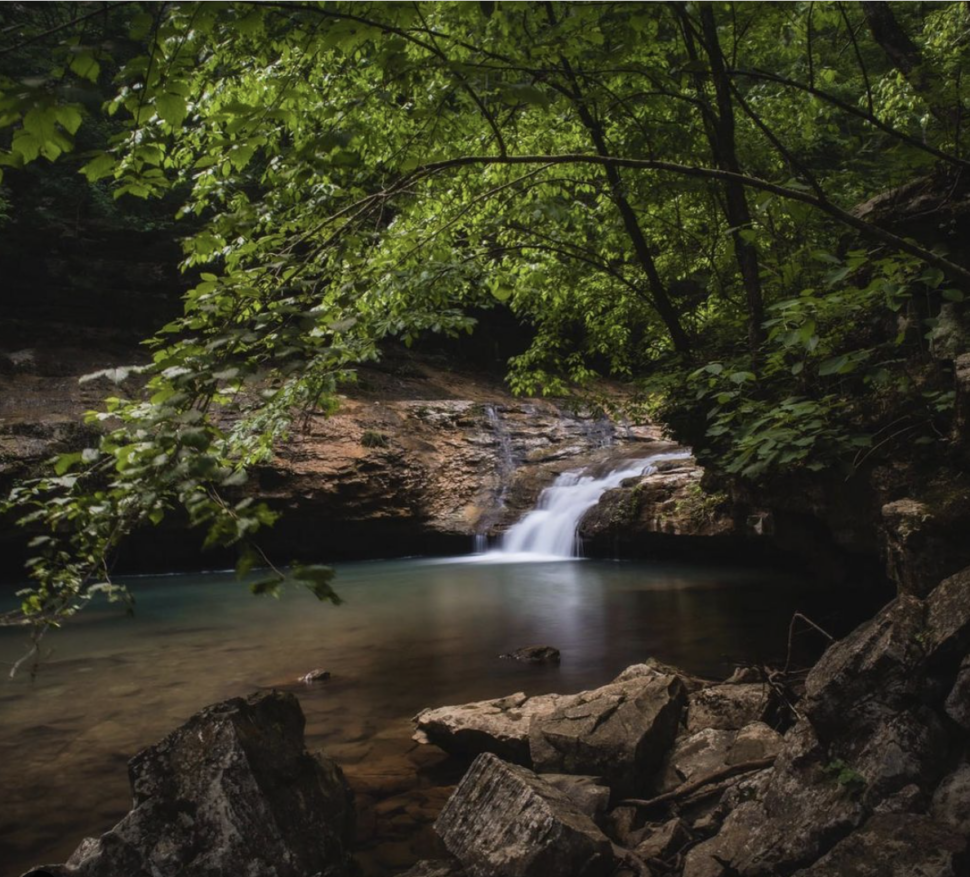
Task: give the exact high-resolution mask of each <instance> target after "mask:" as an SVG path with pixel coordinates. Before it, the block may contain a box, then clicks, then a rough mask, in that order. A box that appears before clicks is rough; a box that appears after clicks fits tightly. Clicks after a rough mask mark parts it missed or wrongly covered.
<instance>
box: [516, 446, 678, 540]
mask: <svg viewBox="0 0 970 877" xmlns="http://www.w3.org/2000/svg"><path fill="white" fill-rule="evenodd" d="M688 457H690V451H671V452H668V453H665V454H654V455H653V456H651V457H647V458H645V459H641V460H628V461H626V462H624V464H623V465H622V466H621V467H620V468H618V469H614V470H613V471H611V472H610V473H608V474H607V475H603V476H598V477H597V476H593V475H586V474H584V473H583V472H582V471H573V472H563V473H562V474H561V475H560V476H559V477H558V478H557V479H556V480H555V481H554V482H553V484H552V485H551V486H549V487H547V488H546V489H545V490H543V491H542V493H541V495H540V496H539V503H538V505H537V506H536V508H535V509H534V510H533V511H531V512H529V513H528V514H527V515H526V516H525V517H524V518H522V520H520V521H519V522H518V523H516V524H514V525H513V526H512V527H510V528H509V529H508V530H507V531H506V533H505V535H504V536H503V538H502V547H501V550H500V553H501V554H505V555H516V556H522V558H523V559H529V558H532V559H539V558H550V557H579V556H580V547H581V546H580V544H579V537H578V535H577V532H576V531H577V528H578V527H579V522H580V521H581V520H582V517H583V515H584V514H586V512H587V511H589V510H590V509H591V508H592V507H593V506H594V505H596V503H597V502H599V499H600V497H601V496H602V495H603V494H604V493H605V492H606V491H607V490H610V489H611V488H614V487H619V486H620V484H621V483H622V482H623V481H625V480H626V479H627V478H634V477H636V476H638V475H647V474H649V473H651V472H654V471H656V468H657V463H660V462H661V461H663V460H685V459H687V458H688Z"/></svg>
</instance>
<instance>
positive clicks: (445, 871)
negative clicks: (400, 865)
mask: <svg viewBox="0 0 970 877" xmlns="http://www.w3.org/2000/svg"><path fill="white" fill-rule="evenodd" d="M401 877H465V871H464V869H463V868H462V867H461V863H459V862H457V861H454V862H448V861H441V860H437V861H427V860H425V861H423V862H418V863H417V864H416V865H415V866H414V867H413V868H409V869H408V870H407V871H405V872H404V873H403V874H401Z"/></svg>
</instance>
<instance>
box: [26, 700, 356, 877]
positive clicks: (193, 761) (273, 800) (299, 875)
mask: <svg viewBox="0 0 970 877" xmlns="http://www.w3.org/2000/svg"><path fill="white" fill-rule="evenodd" d="M303 726H304V718H303V712H302V711H301V709H300V706H299V703H298V702H297V700H296V698H295V697H293V696H292V695H288V694H278V693H275V692H274V693H272V694H259V695H254V696H253V697H251V698H249V699H248V700H243V699H241V698H235V699H233V700H229V701H226V702H224V703H220V704H216V705H214V706H210V707H208V708H207V709H205V710H203V711H202V712H201V713H199V714H198V715H196V716H194V717H193V718H191V719H190V720H189V721H188V722H186V724H185V725H183V726H182V727H181V728H179V729H178V730H176V731H174V732H173V733H172V734H170V735H169V736H168V737H166V738H165V739H164V740H162V741H161V742H159V743H157V744H155V745H154V746H152V747H149V748H148V749H146V750H144V751H143V752H140V753H139V754H138V755H136V756H135V757H134V758H133V759H132V760H131V762H130V764H129V774H130V778H131V788H132V795H133V802H132V809H131V812H129V813H128V815H127V816H126V817H125V818H124V819H122V820H121V822H119V823H118V824H117V825H116V826H115V827H114V828H113V829H111V831H109V832H107V833H106V834H104V835H102V836H101V837H100V838H88V839H86V840H85V841H83V842H82V843H81V845H80V846H79V847H78V848H77V850H76V851H75V852H74V854H73V855H72V856H71V858H70V859H69V860H68V861H67V863H66V864H64V865H50V866H46V867H44V868H42V869H36V870H34V871H31V872H29V874H28V875H27V877H30V875H34V877H41V875H43V874H45V873H46V874H48V875H55V877H119V875H124V877H159V875H176V874H178V875H182V877H202V875H212V874H246V875H250V877H307V875H311V874H319V875H325V877H344V875H350V874H352V873H353V870H352V868H351V860H350V844H351V843H352V840H353V836H354V807H353V796H352V793H351V792H350V788H349V787H348V785H347V783H346V781H345V780H344V777H343V774H342V773H341V771H340V768H339V767H337V765H336V764H335V763H334V762H333V761H331V760H330V759H329V758H327V757H326V756H323V755H311V754H309V753H308V752H307V751H306V749H305V748H304V743H303Z"/></svg>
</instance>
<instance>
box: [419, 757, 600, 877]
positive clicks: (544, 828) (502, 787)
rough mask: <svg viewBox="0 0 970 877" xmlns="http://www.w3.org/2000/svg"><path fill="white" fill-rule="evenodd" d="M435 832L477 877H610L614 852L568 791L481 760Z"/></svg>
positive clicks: (527, 773)
mask: <svg viewBox="0 0 970 877" xmlns="http://www.w3.org/2000/svg"><path fill="white" fill-rule="evenodd" d="M435 829H436V830H437V832H438V834H439V835H440V837H441V839H442V840H443V841H444V843H445V846H446V847H447V848H448V850H449V852H450V853H451V854H452V855H454V856H455V857H456V858H457V859H458V860H459V861H460V862H461V864H462V866H463V867H464V868H465V871H466V872H467V873H468V874H469V875H470V877H550V875H560V874H561V875H570V877H606V875H608V874H610V873H612V870H613V867H614V856H613V850H612V846H611V844H610V842H609V840H608V839H607V838H606V836H605V835H604V834H603V833H602V832H601V831H600V830H599V829H598V828H597V827H596V824H595V823H594V822H593V821H592V820H591V819H590V818H589V817H588V816H586V815H585V814H584V813H582V812H581V811H580V810H579V809H578V808H577V807H576V805H575V804H573V802H572V801H571V800H570V799H569V797H567V796H566V795H565V794H564V793H563V792H561V791H560V790H559V789H557V788H555V787H554V786H552V785H550V784H549V783H547V782H546V781H545V780H543V779H542V778H541V777H539V776H537V775H536V774H534V773H532V771H530V770H527V769H526V768H523V767H519V766H517V765H511V764H506V763H505V762H503V761H501V760H500V759H498V758H496V757H495V756H494V755H492V754H490V753H486V754H483V755H479V756H478V758H476V759H475V761H474V762H473V763H472V766H471V767H470V768H469V770H468V773H466V774H465V777H464V778H463V779H462V781H461V783H460V785H459V786H458V788H457V789H456V790H455V794H454V795H452V797H451V798H450V799H449V801H448V803H447V804H446V805H445V808H444V810H442V812H441V815H440V816H439V817H438V821H437V822H436V823H435Z"/></svg>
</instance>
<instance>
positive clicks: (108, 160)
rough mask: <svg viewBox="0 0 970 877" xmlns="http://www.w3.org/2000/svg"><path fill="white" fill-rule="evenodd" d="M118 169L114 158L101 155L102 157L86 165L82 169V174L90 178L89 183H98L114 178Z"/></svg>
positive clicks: (104, 154) (105, 154)
mask: <svg viewBox="0 0 970 877" xmlns="http://www.w3.org/2000/svg"><path fill="white" fill-rule="evenodd" d="M116 167H117V162H116V161H115V158H114V156H111V155H108V154H107V153H101V155H99V156H97V157H95V158H92V159H91V161H89V162H88V163H87V164H86V165H84V166H83V167H82V168H81V173H82V174H84V176H86V177H87V178H88V182H89V183H96V182H97V181H98V180H102V179H104V178H105V177H110V176H112V175H113V174H114V172H115V168H116Z"/></svg>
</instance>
